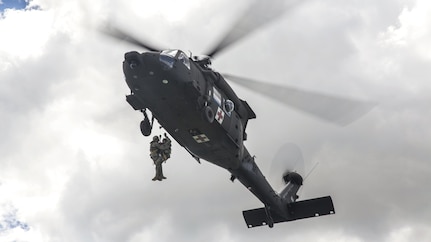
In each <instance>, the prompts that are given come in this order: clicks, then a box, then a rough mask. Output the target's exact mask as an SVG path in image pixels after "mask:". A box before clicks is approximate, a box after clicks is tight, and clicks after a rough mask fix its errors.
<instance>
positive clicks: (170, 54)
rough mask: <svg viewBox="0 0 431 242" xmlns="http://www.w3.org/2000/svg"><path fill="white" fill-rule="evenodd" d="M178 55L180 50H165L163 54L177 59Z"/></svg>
mask: <svg viewBox="0 0 431 242" xmlns="http://www.w3.org/2000/svg"><path fill="white" fill-rule="evenodd" d="M177 53H178V50H163V51H162V53H161V54H162V55H167V56H170V57H173V58H175V56H176V55H177Z"/></svg>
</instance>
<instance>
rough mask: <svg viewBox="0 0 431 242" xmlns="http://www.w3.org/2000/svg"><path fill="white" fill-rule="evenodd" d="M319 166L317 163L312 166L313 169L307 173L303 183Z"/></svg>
mask: <svg viewBox="0 0 431 242" xmlns="http://www.w3.org/2000/svg"><path fill="white" fill-rule="evenodd" d="M318 164H319V162H316V164H314V166H313V168H311V170H310V171H309V172H308V174H307V175H306V176H305V177H304V181H305V180H307V178H308V176H310V175H311V173H312V172H313V171H314V169H316V166H317V165H318Z"/></svg>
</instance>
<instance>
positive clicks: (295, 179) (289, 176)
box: [283, 172, 304, 186]
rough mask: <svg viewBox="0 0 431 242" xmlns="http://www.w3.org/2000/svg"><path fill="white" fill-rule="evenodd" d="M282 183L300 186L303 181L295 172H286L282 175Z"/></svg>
mask: <svg viewBox="0 0 431 242" xmlns="http://www.w3.org/2000/svg"><path fill="white" fill-rule="evenodd" d="M283 181H284V183H285V184H287V183H289V182H290V183H293V184H295V185H298V186H302V182H303V181H304V179H303V178H302V176H301V175H299V174H298V173H296V172H286V173H284V175H283Z"/></svg>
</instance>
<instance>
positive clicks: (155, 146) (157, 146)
mask: <svg viewBox="0 0 431 242" xmlns="http://www.w3.org/2000/svg"><path fill="white" fill-rule="evenodd" d="M159 140H160V139H159V136H154V137H153V141H151V143H150V157H151V159H152V160H153V162H154V165H156V175H155V176H154V178H153V179H152V180H153V181H156V180H159V181H161V180H163V179H166V177H165V176H163V169H162V163H163V158H162V152H163V150H162V144H161V143H160V142H159Z"/></svg>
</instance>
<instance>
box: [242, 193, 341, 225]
mask: <svg viewBox="0 0 431 242" xmlns="http://www.w3.org/2000/svg"><path fill="white" fill-rule="evenodd" d="M288 211H289V216H288V217H283V216H281V215H279V214H277V213H275V212H273V211H270V216H268V214H267V212H266V210H265V208H257V209H252V210H247V211H243V212H242V214H243V215H244V219H245V222H246V224H247V226H248V227H249V228H253V227H257V226H263V225H272V224H276V223H281V222H289V221H293V220H297V219H304V218H312V217H319V216H323V215H329V214H334V213H335V209H334V204H333V203H332V199H331V197H330V196H327V197H320V198H314V199H310V200H304V201H298V202H294V203H290V204H289V205H288ZM271 218H272V221H271ZM270 227H272V226H270Z"/></svg>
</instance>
